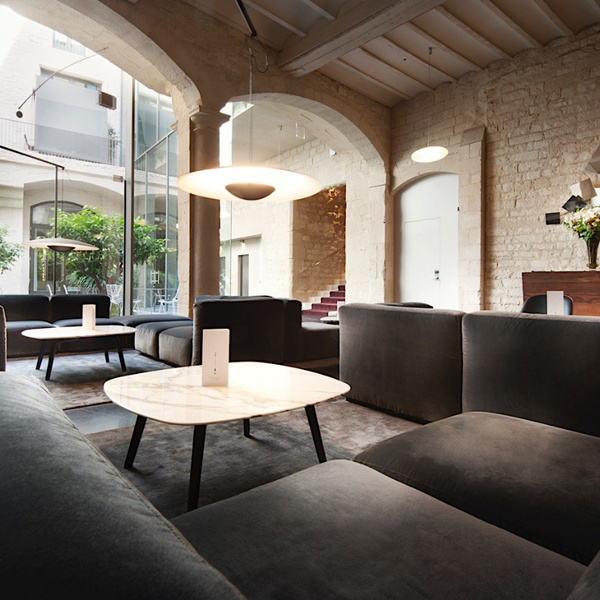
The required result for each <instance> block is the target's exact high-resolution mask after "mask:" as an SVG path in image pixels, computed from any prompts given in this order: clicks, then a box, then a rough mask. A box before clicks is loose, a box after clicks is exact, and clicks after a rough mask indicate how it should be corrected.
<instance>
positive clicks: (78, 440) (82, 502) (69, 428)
mask: <svg viewBox="0 0 600 600" xmlns="http://www.w3.org/2000/svg"><path fill="white" fill-rule="evenodd" d="M0 422H1V423H2V438H1V444H2V451H1V452H0V471H1V472H2V477H1V478H0V507H1V511H0V512H1V514H2V545H1V548H0V563H1V564H2V567H1V572H2V584H3V586H5V589H7V590H13V595H14V594H18V596H19V597H21V598H44V597H49V596H50V597H56V598H80V597H85V598H86V599H89V600H100V599H105V598H111V599H113V600H129V599H131V598H146V599H148V600H151V599H154V600H164V599H165V598H181V599H187V598H189V599H190V600H191V599H192V598H193V599H196V598H207V599H214V600H221V599H233V598H237V599H239V598H240V597H241V596H240V595H239V593H238V592H237V590H236V589H235V588H234V587H233V586H232V585H231V584H230V583H229V582H228V581H227V579H226V578H225V577H224V576H223V575H222V574H221V573H220V572H219V571H217V570H216V569H214V568H213V567H212V566H211V565H209V564H208V563H207V562H206V561H205V560H204V559H203V558H202V557H201V556H200V555H199V554H198V553H197V552H196V551H195V550H194V549H193V548H192V547H191V545H190V544H189V543H188V542H187V541H186V540H185V539H184V538H183V537H182V536H181V534H180V533H179V532H178V531H177V530H176V529H175V528H174V527H173V525H171V523H170V522H169V521H168V520H167V519H165V518H164V517H163V516H162V515H161V514H160V513H159V512H158V511H157V510H156V509H155V508H154V507H153V506H152V505H151V504H150V502H148V501H147V500H146V499H145V498H144V497H143V496H142V495H141V494H140V493H139V492H138V491H137V490H136V489H134V488H133V486H131V484H130V483H129V482H128V481H126V480H125V478H124V477H122V476H121V474H120V473H119V472H118V471H117V469H116V468H115V467H114V465H112V464H111V463H110V462H109V461H108V459H106V458H105V457H104V456H103V455H102V454H101V453H100V452H99V451H98V450H97V449H96V448H95V447H94V446H93V445H92V443H91V442H90V441H89V440H88V439H87V438H86V437H85V436H84V435H83V434H82V433H81V432H79V430H78V429H77V428H76V427H75V426H74V425H73V423H72V422H71V421H70V419H69V418H68V417H67V416H66V415H65V413H64V411H63V410H61V409H60V407H59V406H58V405H57V404H56V402H55V400H54V399H53V398H52V397H51V396H50V394H49V393H48V391H47V389H46V388H45V387H44V386H43V385H42V384H41V382H40V381H39V380H38V379H36V378H35V377H33V376H26V375H22V374H19V373H10V372H6V373H0ZM9 595H10V593H9Z"/></svg>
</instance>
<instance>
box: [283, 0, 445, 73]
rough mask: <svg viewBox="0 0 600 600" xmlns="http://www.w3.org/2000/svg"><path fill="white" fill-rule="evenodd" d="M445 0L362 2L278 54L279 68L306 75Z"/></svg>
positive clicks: (381, 0) (380, 0)
mask: <svg viewBox="0 0 600 600" xmlns="http://www.w3.org/2000/svg"><path fill="white" fill-rule="evenodd" d="M443 2H444V0H370V1H369V2H361V3H360V4H358V5H357V6H355V7H354V8H352V9H350V10H349V11H347V12H345V13H343V14H342V15H341V16H340V17H338V18H337V19H335V21H332V22H331V23H327V24H326V25H324V26H323V27H321V28H320V29H317V30H316V31H314V32H313V33H311V34H309V35H308V36H306V37H305V38H303V39H301V40H298V41H297V42H294V43H293V44H292V45H290V46H288V47H287V48H284V49H283V50H282V51H281V52H280V53H279V59H278V62H277V64H278V66H279V68H280V69H282V70H283V71H285V72H287V73H290V74H292V75H294V76H296V77H300V76H302V75H306V74H307V73H311V72H312V71H315V70H317V69H318V68H319V67H322V66H323V65H325V64H327V63H328V62H331V61H332V60H335V59H337V58H339V57H340V56H343V55H344V54H346V53H348V52H350V51H351V50H354V49H356V48H358V47H360V46H362V45H363V44H366V43H367V42H369V41H371V40H373V39H375V38H377V37H379V36H381V35H383V34H384V33H386V32H388V31H390V30H392V29H395V28H396V27H399V26H400V25H403V24H404V23H407V22H408V21H410V20H411V19H414V18H416V17H418V16H419V15H422V14H424V13H426V12H428V11H430V10H432V9H434V8H436V7H437V6H439V5H441V4H443Z"/></svg>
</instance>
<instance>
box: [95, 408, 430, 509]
mask: <svg viewBox="0 0 600 600" xmlns="http://www.w3.org/2000/svg"><path fill="white" fill-rule="evenodd" d="M316 410H317V416H318V419H319V424H320V427H321V434H322V437H323V444H324V446H325V452H326V454H327V458H328V460H331V459H336V458H352V457H353V456H354V455H356V454H357V453H358V452H360V451H361V450H363V449H365V448H367V447H368V446H370V445H372V444H374V443H376V442H378V441H381V440H383V439H386V438H389V437H392V436H393V435H396V434H398V433H402V432H404V431H408V430H410V429H415V428H417V427H420V425H418V424H416V423H413V422H411V421H406V420H404V419H400V418H398V417H393V416H390V415H386V414H384V413H381V412H379V411H376V410H373V409H369V408H365V407H363V406H359V405H356V404H353V403H350V402H348V401H346V400H345V399H342V398H339V399H335V400H330V401H328V402H325V403H323V404H319V405H318V406H317V407H316ZM250 426H251V435H252V437H251V438H245V437H244V436H243V431H242V422H241V421H234V422H231V423H222V424H217V425H209V426H208V428H207V433H206V444H205V449H204V463H203V472H202V482H201V485H200V503H199V505H200V506H203V505H206V504H210V503H212V502H215V501H217V500H221V499H224V498H228V497H231V496H234V495H236V494H239V493H241V492H243V491H246V490H248V489H251V488H253V487H256V486H258V485H261V484H263V483H267V482H269V481H274V480H275V479H279V478H281V477H284V476H285V475H289V474H291V473H294V472H296V471H300V470H301V469H305V468H307V467H310V466H312V465H315V464H317V463H318V460H317V456H316V452H315V448H314V445H313V441H312V437H311V434H310V429H309V427H308V422H307V419H306V413H305V412H304V410H295V411H290V412H287V413H282V414H278V415H271V416H268V417H260V418H256V419H253V420H252V421H251V425H250ZM132 429H133V428H132V427H125V428H122V429H115V430H110V431H104V432H101V433H94V434H91V435H90V436H89V438H90V439H91V440H92V442H93V443H94V444H95V445H96V446H98V447H99V448H100V450H102V452H103V453H104V454H105V455H106V456H107V457H108V458H109V459H110V461H111V462H112V463H114V464H115V465H116V467H117V468H118V469H119V470H120V471H121V473H123V474H124V475H125V477H126V478H127V479H129V480H130V481H131V482H132V483H133V484H134V486H135V487H137V488H138V489H139V490H140V491H141V492H142V493H143V494H144V495H145V496H146V498H148V499H149V500H150V502H152V504H154V506H155V507H156V508H157V509H158V510H159V511H160V512H162V513H163V515H165V516H166V517H167V518H172V517H175V516H176V515H178V514H181V513H184V512H185V511H186V510H187V493H188V483H189V472H190V458H191V450H192V434H193V428H192V427H177V426H173V425H165V424H162V423H155V422H152V421H148V423H147V425H146V430H145V431H144V435H143V437H142V440H141V443H140V447H139V450H138V454H137V457H136V460H135V462H134V466H133V469H131V470H125V469H123V461H124V460H125V455H126V453H127V447H128V445H129V440H130V438H131V433H132Z"/></svg>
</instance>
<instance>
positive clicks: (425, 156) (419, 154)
mask: <svg viewBox="0 0 600 600" xmlns="http://www.w3.org/2000/svg"><path fill="white" fill-rule="evenodd" d="M432 52H433V48H432V47H431V46H430V47H429V61H428V75H427V80H428V84H429V88H431V54H432ZM430 131H431V111H430V114H429V116H428V118H427V146H425V147H424V148H420V149H419V150H415V151H414V152H413V153H412V154H411V155H410V157H411V159H412V160H413V161H414V162H417V163H431V162H436V161H438V160H442V158H445V157H446V156H447V155H448V149H447V148H444V147H443V146H430V145H429V133H430Z"/></svg>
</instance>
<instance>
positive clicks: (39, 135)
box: [0, 119, 123, 167]
mask: <svg viewBox="0 0 600 600" xmlns="http://www.w3.org/2000/svg"><path fill="white" fill-rule="evenodd" d="M36 139H37V140H38V141H39V144H38V146H39V147H38V146H36ZM0 143H1V144H2V145H4V146H8V147H10V148H14V149H15V150H22V151H25V152H27V151H32V150H33V151H36V152H39V153H40V154H47V155H50V156H60V157H63V158H73V159H75V160H84V161H86V162H94V163H99V164H106V165H112V166H116V167H119V166H123V152H122V148H121V141H120V140H118V139H116V138H113V137H109V136H108V135H107V136H106V137H105V138H102V137H98V136H93V135H86V134H83V133H75V132H72V131H65V130H64V129H55V128H52V127H41V126H39V125H38V126H36V125H35V123H25V122H24V121H14V120H11V119H0Z"/></svg>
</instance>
